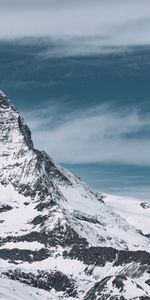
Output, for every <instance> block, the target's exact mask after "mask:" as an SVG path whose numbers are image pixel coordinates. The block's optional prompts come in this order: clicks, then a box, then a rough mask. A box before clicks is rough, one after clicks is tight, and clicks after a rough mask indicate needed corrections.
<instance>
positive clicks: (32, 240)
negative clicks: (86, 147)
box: [0, 92, 150, 299]
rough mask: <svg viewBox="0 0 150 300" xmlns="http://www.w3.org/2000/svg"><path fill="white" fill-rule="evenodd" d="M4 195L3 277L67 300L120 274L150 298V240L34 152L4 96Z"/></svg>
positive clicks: (0, 222)
mask: <svg viewBox="0 0 150 300" xmlns="http://www.w3.org/2000/svg"><path fill="white" fill-rule="evenodd" d="M0 191H1V199H0V218H1V219H0V271H1V273H2V274H4V275H7V276H8V277H10V278H12V279H17V280H20V281H23V282H26V283H28V284H30V285H33V286H37V287H40V288H43V289H46V290H51V289H52V288H53V289H55V291H57V292H58V293H61V296H62V297H63V298H64V299H65V297H68V296H69V297H71V298H72V297H79V298H80V299H83V298H84V297H85V299H87V297H88V296H86V293H87V295H88V293H95V292H94V288H95V284H99V282H101V280H103V279H104V278H105V277H107V276H110V278H112V276H118V275H119V274H121V275H122V276H126V278H127V282H130V281H131V279H130V278H135V277H136V278H137V280H140V284H139V285H140V286H141V287H142V289H143V291H144V292H143V295H144V296H145V295H148V293H150V285H149V281H148V280H149V271H150V266H149V264H150V254H149V252H150V238H149V236H145V235H144V234H143V233H142V232H141V231H139V228H137V227H136V226H135V225H136V224H132V223H131V222H128V220H127V219H125V218H124V217H122V215H121V214H120V213H119V212H116V211H115V210H114V209H113V208H112V207H110V206H109V205H108V204H106V203H105V202H104V199H103V195H101V194H97V193H95V192H93V191H92V190H91V189H90V188H89V187H88V186H87V185H86V184H85V183H84V182H82V181H81V180H80V179H79V178H77V177H75V176H74V175H72V174H71V173H70V172H69V171H67V170H65V169H64V168H62V167H61V166H60V165H58V164H56V163H55V162H54V161H53V160H52V159H51V158H50V157H49V156H48V155H47V154H46V153H45V152H43V151H42V152H40V151H38V150H36V149H34V146H33V142H32V139H31V133H30V130H29V128H28V126H27V125H26V123H25V121H24V120H23V118H22V117H21V116H20V114H19V113H18V112H17V111H16V109H15V108H14V107H13V105H12V104H11V102H10V101H9V100H8V98H7V97H6V96H5V95H4V94H3V93H2V92H1V93H0ZM113 278H114V277H113ZM109 281H110V280H109ZM145 282H146V283H145ZM129 286H130V284H129ZM135 288H136V284H135ZM104 289H106V287H104ZM108 293H109V294H110V297H111V291H109V292H108ZM144 293H145V294H144ZM90 295H91V294H90ZM140 295H141V294H139V296H140ZM143 295H142V296H143ZM90 297H94V296H90ZM89 299H98V298H89ZM104 299H105V298H104ZM106 299H109V298H106ZM110 299H111V298H110ZM124 299H132V298H130V297H128V298H124ZM139 299H140V298H139Z"/></svg>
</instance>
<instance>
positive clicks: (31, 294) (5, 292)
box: [0, 278, 57, 300]
mask: <svg viewBox="0 0 150 300" xmlns="http://www.w3.org/2000/svg"><path fill="white" fill-rule="evenodd" d="M0 299H1V300H50V299H51V300H56V299H57V297H55V295H53V294H52V293H49V292H46V291H43V290H41V289H37V288H33V287H30V286H27V285H25V284H23V283H20V282H17V281H13V280H10V279H7V278H0Z"/></svg>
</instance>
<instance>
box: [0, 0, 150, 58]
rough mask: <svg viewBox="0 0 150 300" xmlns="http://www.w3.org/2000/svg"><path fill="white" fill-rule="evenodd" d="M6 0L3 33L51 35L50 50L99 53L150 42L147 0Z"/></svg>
mask: <svg viewBox="0 0 150 300" xmlns="http://www.w3.org/2000/svg"><path fill="white" fill-rule="evenodd" d="M1 2H2V3H1ZM1 2H0V5H1V11H0V39H14V38H19V39H20V38H21V39H22V38H25V37H26V38H28V37H32V38H33V37H34V38H39V37H48V38H50V39H51V43H53V44H54V45H55V47H54V48H51V47H48V50H47V51H46V55H57V56H63V55H67V56H69V55H85V54H98V53H99V52H107V51H108V52H110V51H120V50H121V49H122V47H129V46H139V45H140V46H141V45H150V35H149V28H150V2H149V1H148V0H142V1H141V0H130V1H129V0H126V1H124V0H120V1H119V0H105V1H104V0H93V1H88V0H87V1H84V0H80V1H79V0H77V1H73V0H70V1H67V0H64V1H60V0H56V1H52V0H49V1H47V0H44V1H39V0H36V1H35V0H32V1H28V0H26V1H21V2H20V1H18V0H14V1H13V5H12V1H10V0H5V1H1ZM31 40H32V39H31ZM31 40H30V42H31ZM28 42H29V40H28Z"/></svg>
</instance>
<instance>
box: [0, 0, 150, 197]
mask: <svg viewBox="0 0 150 300" xmlns="http://www.w3.org/2000/svg"><path fill="white" fill-rule="evenodd" d="M149 32H150V1H149V0H143V1H139V0H136V1H135V0H130V1H128V0H105V1H102V0H99V1H95V0H93V1H88V0H86V1H84V0H80V1H79V0H76V1H75V0H70V1H66V0H64V1H60V0H54V1H51V0H43V1H39V0H30V1H28V0H26V1H24V0H22V1H17V0H13V1H11V0H5V1H2V0H0V89H2V90H3V91H4V92H5V93H6V94H7V95H8V96H9V98H11V99H12V101H13V103H14V104H15V105H16V106H17V108H18V110H20V111H21V113H22V114H23V115H24V117H25V119H26V120H27V122H28V124H29V126H30V128H31V130H32V136H33V140H34V144H35V146H36V147H37V148H39V149H44V150H46V151H47V152H48V153H49V155H50V156H52V157H53V158H54V159H56V160H57V161H59V162H60V163H62V164H63V165H64V166H65V167H67V168H69V169H70V170H71V171H73V172H74V173H75V174H76V175H78V176H81V177H82V178H83V179H84V180H86V181H87V182H88V184H89V185H90V186H91V187H93V188H94V189H95V190H99V191H102V192H107V193H113V194H121V195H132V196H136V197H142V198H146V199H149V192H150V180H149V178H150V34H149Z"/></svg>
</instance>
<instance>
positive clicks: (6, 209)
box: [0, 205, 12, 213]
mask: <svg viewBox="0 0 150 300" xmlns="http://www.w3.org/2000/svg"><path fill="white" fill-rule="evenodd" d="M11 209H12V207H11V206H10V205H1V206H0V213H2V212H5V211H8V210H11Z"/></svg>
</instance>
